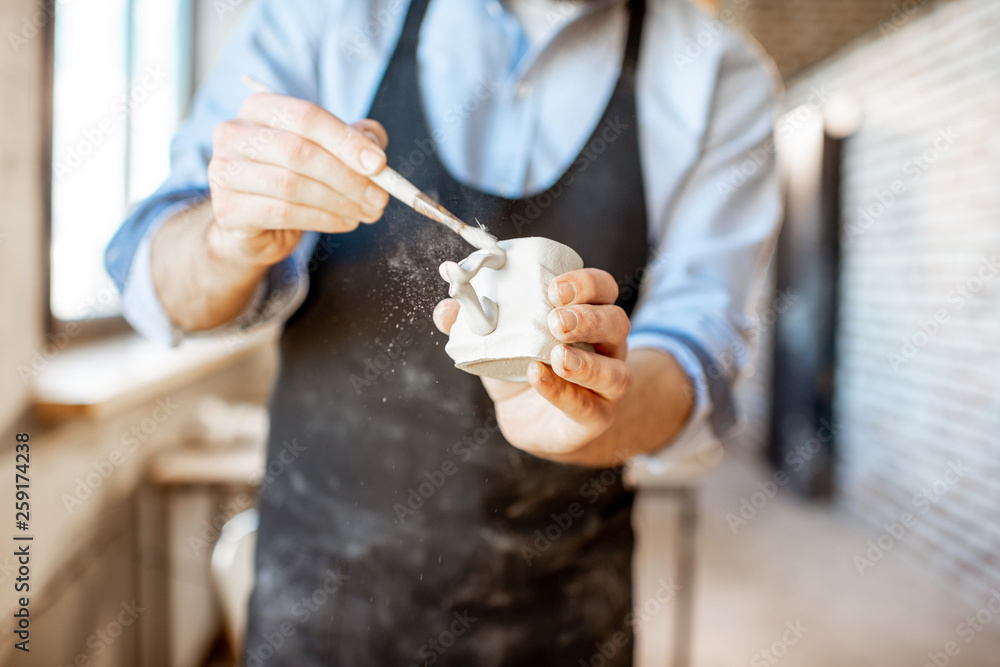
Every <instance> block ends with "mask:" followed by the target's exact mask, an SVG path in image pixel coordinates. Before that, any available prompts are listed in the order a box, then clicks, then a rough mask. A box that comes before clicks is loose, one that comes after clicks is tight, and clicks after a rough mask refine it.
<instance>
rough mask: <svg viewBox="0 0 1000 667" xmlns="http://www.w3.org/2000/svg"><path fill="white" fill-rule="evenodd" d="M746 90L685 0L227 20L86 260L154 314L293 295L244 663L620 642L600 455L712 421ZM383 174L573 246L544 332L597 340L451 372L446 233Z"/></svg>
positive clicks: (751, 261)
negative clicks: (215, 52)
mask: <svg viewBox="0 0 1000 667" xmlns="http://www.w3.org/2000/svg"><path fill="white" fill-rule="evenodd" d="M243 74H250V75H251V76H253V77H254V78H256V79H259V80H260V81H262V82H264V83H266V84H267V85H269V86H271V87H272V88H274V89H275V90H277V91H279V94H274V95H270V94H264V95H261V94H258V95H252V96H249V95H248V92H247V91H245V90H244V89H243V88H242V85H241V83H240V79H241V76H242V75H243ZM773 91H774V85H773V78H772V74H771V70H770V69H769V68H768V67H767V66H766V65H765V64H764V63H763V62H762V60H761V58H760V57H759V56H758V55H757V54H756V53H755V52H754V51H752V50H751V49H750V48H749V47H748V46H747V45H745V44H744V43H742V42H741V41H740V40H739V39H737V38H736V37H734V36H733V35H732V34H730V33H729V32H727V31H725V30H722V26H721V23H720V22H718V21H712V20H710V19H709V18H708V17H707V16H705V15H704V14H702V13H701V12H700V11H699V10H698V9H696V8H695V7H694V6H692V5H690V4H688V3H687V1H686V0H657V1H655V2H651V3H650V4H649V5H648V6H644V3H643V2H625V1H624V0H590V1H588V2H562V1H560V2H554V1H553V2H549V1H547V0H546V1H542V0H516V1H515V0H507V1H506V2H503V3H501V2H498V1H497V0H485V1H480V0H434V2H431V3H430V4H429V6H428V2H427V0H412V2H406V1H405V0H371V1H370V2H347V1H346V0H327V1H320V0H312V1H305V0H303V1H302V2H299V3H295V4H288V3H282V2H279V1H278V0H262V1H261V2H260V3H259V4H258V5H256V6H255V7H254V8H252V9H251V10H250V12H249V17H247V18H246V19H245V20H244V22H243V24H242V26H241V28H240V29H239V31H238V33H237V35H236V37H235V38H234V40H233V42H232V44H230V45H229V47H228V50H227V51H226V53H225V54H224V55H223V57H222V61H221V63H220V64H219V65H218V67H217V68H216V70H215V72H214V74H213V75H212V76H211V77H210V79H209V80H208V81H207V82H206V84H205V86H204V87H203V90H202V92H201V93H200V95H199V97H198V99H197V100H196V103H195V106H194V110H193V112H192V117H191V119H190V121H188V123H187V124H186V125H185V126H184V127H183V128H182V129H181V131H180V132H179V134H178V137H177V138H176V140H175V144H174V151H173V172H172V175H171V177H170V179H169V180H168V182H167V183H166V184H165V185H164V186H163V187H162V188H161V189H160V190H159V191H158V192H157V193H156V194H155V195H154V196H153V197H152V198H151V199H150V200H149V201H147V202H146V203H145V204H144V205H143V206H141V207H140V208H139V209H138V210H137V211H136V212H135V213H134V214H133V216H132V217H131V218H130V219H129V220H128V221H126V223H125V225H123V227H122V230H121V231H120V232H119V234H118V236H117V237H116V238H115V240H114V241H112V243H111V245H110V247H109V250H108V265H109V269H110V270H111V273H112V274H113V275H118V276H123V275H124V276H128V280H127V281H125V282H123V284H122V285H121V288H122V290H123V304H124V309H125V313H126V316H127V317H128V318H129V319H130V321H131V322H132V323H133V324H134V325H135V326H136V328H138V329H139V330H141V331H144V332H145V333H147V334H148V335H150V336H153V337H156V338H159V339H161V340H166V341H170V342H176V341H178V340H179V339H180V338H181V337H182V336H183V335H184V334H186V333H190V332H205V331H208V332H214V331H226V327H227V326H231V323H232V322H233V321H236V322H240V321H247V320H253V319H255V314H256V313H260V312H263V313H265V316H266V317H269V318H271V319H278V320H282V319H286V318H287V322H286V324H285V329H284V333H283V336H282V343H281V349H282V367H281V374H280V377H279V378H278V380H277V384H276V386H275V389H274V396H273V399H272V403H271V415H272V422H271V434H270V445H269V457H274V458H276V457H278V456H280V455H281V454H282V452H283V451H286V450H287V446H288V444H289V443H294V444H295V448H296V451H297V452H300V453H299V454H298V457H297V458H295V460H294V461H293V462H292V463H291V464H288V465H285V466H284V472H283V473H282V474H281V475H279V476H278V477H276V478H275V479H274V480H272V481H271V482H270V483H269V484H267V485H266V487H265V488H264V489H263V491H262V495H261V501H260V502H261V527H260V533H259V542H258V551H257V565H256V567H257V579H256V586H255V590H254V594H253V597H252V600H251V610H250V625H249V628H248V631H247V640H246V661H247V664H248V665H255V664H265V663H266V664H282V665H313V664H316V665H320V664H323V665H326V664H333V665H397V664H402V665H409V664H420V665H424V664H426V665H430V664H439V665H440V664H447V665H574V666H575V665H579V664H595V663H594V662H593V661H591V658H592V657H595V656H599V657H600V660H601V664H606V665H629V664H631V659H632V658H631V652H632V646H631V638H632V630H633V625H634V622H633V618H632V617H631V616H630V615H629V611H630V607H631V563H630V559H631V553H632V532H631V527H630V510H631V505H632V495H631V494H630V493H629V492H628V491H627V490H626V489H625V488H624V486H623V484H622V481H621V476H620V467H621V466H622V465H623V464H624V463H625V462H627V461H628V460H630V459H631V458H632V457H635V456H639V455H645V454H649V453H653V452H656V451H657V450H659V449H661V448H663V447H664V446H665V445H667V444H672V445H673V446H677V445H678V444H679V443H682V442H683V441H685V440H687V439H689V438H691V437H693V434H695V433H697V432H698V431H699V430H701V429H702V428H703V427H704V426H705V425H706V424H708V423H711V424H712V426H713V427H714V428H715V429H716V430H717V431H722V430H724V429H725V428H726V427H727V426H728V425H731V422H732V414H733V413H732V403H731V398H730V396H729V388H730V385H731V383H732V381H733V380H734V379H735V377H736V376H737V374H738V373H739V371H740V369H741V368H742V367H744V366H745V365H746V363H747V362H748V353H747V350H748V345H749V341H748V340H746V338H747V337H748V336H747V334H746V332H747V331H748V326H747V325H748V324H749V323H750V319H749V317H748V312H747V311H748V307H749V304H750V300H751V296H752V292H751V286H752V284H753V282H754V278H755V275H756V273H757V270H758V269H759V267H760V266H761V265H762V263H763V262H764V260H765V259H766V257H764V253H765V248H767V247H768V241H769V240H770V239H771V238H772V237H773V234H774V233H775V231H776V226H777V219H778V213H779V201H778V199H779V198H778V192H777V186H776V183H775V177H774V169H773V164H772V162H773V161H772V159H771V155H770V152H769V148H770V146H772V144H771V142H770V138H771V130H772V106H773ZM342 119H343V120H342ZM357 119H361V120H357ZM351 121H353V122H351ZM347 123H350V124H347ZM387 163H388V164H389V165H390V166H393V167H394V168H396V169H397V170H398V171H400V172H401V173H403V175H404V176H406V177H408V178H409V179H410V180H412V181H413V183H414V184H415V185H417V187H419V188H421V189H422V190H424V191H425V192H428V193H430V194H431V195H432V196H434V197H436V198H437V199H438V200H439V201H440V202H441V203H442V204H443V205H444V206H445V207H446V208H448V209H449V210H451V211H452V212H453V213H455V214H456V215H458V216H459V217H460V218H463V219H465V220H467V221H469V222H472V221H473V220H478V221H480V222H482V223H483V224H485V226H486V227H487V228H488V229H489V231H491V232H492V233H493V234H494V235H496V236H498V237H499V238H501V239H503V238H512V237H516V236H544V237H548V238H552V239H555V240H557V241H560V242H563V243H566V244H567V245H570V246H572V247H573V248H575V249H576V250H577V251H578V252H579V253H580V255H581V256H582V257H583V258H584V261H585V262H586V266H587V268H585V269H583V270H581V271H574V272H571V273H568V274H565V275H563V276H560V277H557V278H556V279H555V280H554V281H553V283H552V284H551V285H550V286H549V299H550V301H552V304H553V306H554V309H553V312H552V315H551V316H550V318H549V322H548V326H549V329H550V331H551V332H552V334H553V335H554V336H555V337H556V338H557V339H559V340H560V341H563V342H565V343H573V342H588V343H592V344H594V345H595V351H594V352H593V353H589V352H586V351H582V350H579V349H576V348H568V347H565V346H562V345H560V346H559V347H557V348H556V350H555V351H554V352H553V353H552V358H551V365H546V364H540V363H539V364H536V365H535V366H534V367H533V368H532V369H531V371H530V373H529V382H528V383H526V384H506V383H500V382H491V381H482V382H481V381H480V380H479V379H478V378H476V377H473V376H470V375H467V374H464V373H462V372H460V371H457V370H455V369H454V368H453V367H452V364H451V361H450V359H448V357H447V355H446V354H445V352H444V349H443V348H444V346H443V344H442V343H443V337H442V336H441V334H438V333H437V332H435V331H434V327H433V326H431V325H430V324H429V315H430V313H431V310H432V308H433V321H434V324H435V325H437V328H439V329H440V330H441V331H443V332H445V333H447V331H448V330H449V329H450V326H451V324H452V323H453V322H454V318H455V315H456V305H455V302H453V301H451V300H445V301H443V302H441V303H439V304H438V305H437V306H436V307H433V306H434V303H435V301H437V299H438V298H439V297H440V295H441V294H442V293H443V292H444V290H445V287H446V286H445V285H444V283H443V282H442V281H441V280H440V277H439V276H438V272H437V267H438V265H439V264H440V263H441V262H442V261H444V260H448V259H451V260H457V259H460V258H461V257H463V256H465V255H466V254H468V252H470V250H471V248H469V247H468V246H464V245H463V243H462V242H461V241H460V240H458V239H457V237H454V235H452V234H451V233H450V232H448V231H446V230H444V229H443V228H441V227H440V226H438V225H436V224H434V223H432V222H429V221H427V220H424V219H421V218H420V217H419V216H417V215H416V214H415V213H413V212H411V211H409V210H408V209H406V208H405V207H404V206H403V205H401V204H399V203H398V202H394V201H393V202H390V201H389V198H388V196H387V194H386V193H385V192H384V191H382V190H381V189H380V188H378V187H377V186H375V185H374V184H373V183H372V182H371V180H370V179H369V176H371V175H372V174H374V173H377V172H378V170H379V169H381V168H382V167H383V166H384V165H385V164H387ZM379 219H382V222H380V223H379V224H374V225H373V224H368V223H374V222H375V221H376V220H379ZM362 223H363V224H362ZM647 262H648V266H647ZM256 319H259V317H256ZM608 647H611V648H608Z"/></svg>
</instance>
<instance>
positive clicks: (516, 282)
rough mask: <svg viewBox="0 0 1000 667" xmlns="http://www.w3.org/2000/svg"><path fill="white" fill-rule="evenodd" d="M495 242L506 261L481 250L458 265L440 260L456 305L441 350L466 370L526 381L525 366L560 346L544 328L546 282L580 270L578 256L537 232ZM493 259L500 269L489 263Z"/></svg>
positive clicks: (546, 357) (547, 309) (546, 358)
mask: <svg viewBox="0 0 1000 667" xmlns="http://www.w3.org/2000/svg"><path fill="white" fill-rule="evenodd" d="M499 246H500V248H501V249H502V250H504V251H505V252H506V261H504V260H503V259H502V258H501V259H500V260H499V261H497V260H496V259H491V257H490V256H489V251H480V252H476V253H473V254H472V255H470V256H469V257H467V258H466V259H465V260H463V261H462V262H461V263H460V264H456V263H455V262H445V263H444V264H442V265H441V275H442V276H443V277H444V279H445V280H447V281H448V282H449V284H450V285H451V289H450V293H451V294H452V296H454V297H455V298H457V299H459V303H460V304H461V307H460V309H459V313H458V319H456V320H455V324H454V326H453V327H452V329H451V336H450V338H449V340H448V344H447V345H446V346H445V351H446V352H447V353H448V356H450V357H451V358H452V359H454V361H455V366H456V367H457V368H460V369H462V370H464V371H466V372H468V373H472V374H474V375H481V376H484V377H491V378H496V379H498V380H506V381H508V382H525V381H527V371H528V365H529V364H530V363H531V362H532V361H542V362H545V363H549V357H550V355H551V353H552V349H553V348H555V347H556V346H557V345H559V341H558V340H556V339H555V338H554V337H553V336H552V334H550V333H549V326H548V315H549V312H550V311H551V310H552V305H551V304H550V303H549V297H548V288H549V283H551V282H552V280H553V279H554V278H555V277H556V276H559V275H562V274H563V273H566V272H567V271H574V270H576V269H582V268H583V260H582V259H581V258H580V256H579V255H578V254H577V253H576V251H574V250H573V249H572V248H570V247H569V246H565V245H563V244H561V243H558V242H556V241H552V240H550V239H545V238H540V237H530V238H523V239H512V240H509V241H500V243H499ZM497 264H500V266H502V268H500V269H495V268H490V267H491V266H495V265H497ZM491 310H495V312H490V311H491ZM487 325H492V326H487ZM477 331H479V332H485V331H488V332H489V333H485V335H483V334H482V333H476V332H477Z"/></svg>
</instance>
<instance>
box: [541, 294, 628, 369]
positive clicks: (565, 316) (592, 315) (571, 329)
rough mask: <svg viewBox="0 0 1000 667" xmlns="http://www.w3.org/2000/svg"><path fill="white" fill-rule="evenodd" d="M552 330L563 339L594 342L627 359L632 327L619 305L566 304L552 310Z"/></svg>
mask: <svg viewBox="0 0 1000 667" xmlns="http://www.w3.org/2000/svg"><path fill="white" fill-rule="evenodd" d="M548 325H549V332H551V333H552V335H553V336H555V338H556V340H559V341H562V342H563V343H591V344H592V345H596V346H597V347H598V349H599V350H600V351H601V352H603V353H604V354H607V355H608V356H611V357H614V358H616V359H624V358H625V355H626V353H627V352H628V345H627V342H626V339H627V338H628V334H629V331H630V329H631V323H630V322H629V319H628V315H626V314H625V311H624V310H622V309H621V308H619V307H618V306H591V305H579V306H566V307H562V308H554V309H552V311H550V312H549V317H548Z"/></svg>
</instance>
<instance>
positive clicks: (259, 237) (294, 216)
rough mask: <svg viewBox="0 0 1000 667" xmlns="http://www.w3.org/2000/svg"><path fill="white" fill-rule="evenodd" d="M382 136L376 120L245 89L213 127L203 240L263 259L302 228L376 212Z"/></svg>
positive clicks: (240, 257)
mask: <svg viewBox="0 0 1000 667" xmlns="http://www.w3.org/2000/svg"><path fill="white" fill-rule="evenodd" d="M366 135H367V136H366ZM387 143H388V137H387V136H386V132H385V129H384V128H383V127H382V125H380V124H379V123H378V122H377V121H374V120H362V121H359V122H357V123H354V124H353V125H347V124H345V123H344V122H343V121H341V120H340V119H339V118H337V117H336V116H334V115H332V114H331V113H329V112H328V111H326V110H324V109H323V108H321V107H319V106H317V105H315V104H312V103H310V102H306V101H304V100H298V99H294V98H291V97H285V96H281V95H271V94H257V95H252V96H251V97H249V98H248V99H247V101H246V102H245V103H244V104H243V107H242V108H241V109H240V113H239V116H238V117H237V118H236V119H235V120H231V121H227V122H223V123H220V124H219V125H218V126H217V127H216V130H215V136H214V145H213V152H212V161H211V163H209V165H208V180H209V184H210V187H211V192H212V211H213V214H214V218H215V224H214V225H212V227H211V228H210V230H209V233H208V241H209V245H210V248H211V250H212V251H214V252H215V253H216V254H217V255H218V256H220V257H221V258H223V259H229V260H234V261H237V262H239V261H246V262H249V263H253V264H257V265H264V266H267V265H271V264H274V263H276V262H278V261H281V260H282V259H284V258H285V257H287V256H288V255H290V254H291V252H292V251H293V250H294V249H295V246H296V245H297V244H298V242H299V238H300V237H301V235H302V232H303V231H308V230H312V231H318V232H349V231H351V230H353V229H355V228H356V227H357V226H358V223H359V222H367V223H371V222H375V221H376V220H378V219H379V218H380V217H382V212H383V210H384V209H385V206H386V204H387V203H388V201H389V195H388V194H387V193H386V192H385V191H384V190H383V189H381V188H380V187H378V186H377V185H375V184H374V183H372V181H371V180H369V179H368V176H370V175H372V174H375V173H377V172H378V171H379V170H381V169H382V167H384V166H385V159H386V158H385V153H384V152H383V150H382V148H383V147H384V146H386V145H387Z"/></svg>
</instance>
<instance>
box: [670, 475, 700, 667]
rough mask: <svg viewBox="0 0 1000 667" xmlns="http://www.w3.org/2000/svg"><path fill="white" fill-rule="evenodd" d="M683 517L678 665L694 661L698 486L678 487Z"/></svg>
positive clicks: (680, 525)
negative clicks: (693, 637)
mask: <svg viewBox="0 0 1000 667" xmlns="http://www.w3.org/2000/svg"><path fill="white" fill-rule="evenodd" d="M677 495H678V501H679V503H680V508H679V521H678V533H679V535H678V539H677V581H678V583H679V584H680V590H679V591H678V593H677V614H676V616H675V622H676V626H675V635H676V636H675V638H674V667H689V666H690V664H691V639H692V637H691V634H692V625H693V623H694V618H693V614H694V557H695V543H696V542H695V531H696V530H697V528H698V496H697V490H695V489H694V488H691V487H684V488H681V489H678V494H677Z"/></svg>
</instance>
